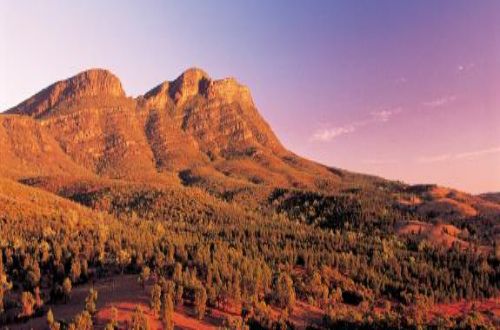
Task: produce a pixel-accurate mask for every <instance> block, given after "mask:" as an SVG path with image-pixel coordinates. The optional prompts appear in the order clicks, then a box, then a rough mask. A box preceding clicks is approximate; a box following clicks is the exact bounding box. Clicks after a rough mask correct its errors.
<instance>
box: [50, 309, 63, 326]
mask: <svg viewBox="0 0 500 330" xmlns="http://www.w3.org/2000/svg"><path fill="white" fill-rule="evenodd" d="M47 325H48V326H49V329H50V330H59V329H60V328H61V324H59V322H56V320H55V318H54V313H52V309H49V311H48V312H47Z"/></svg>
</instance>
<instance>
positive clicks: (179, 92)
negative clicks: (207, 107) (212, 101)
mask: <svg viewBox="0 0 500 330" xmlns="http://www.w3.org/2000/svg"><path fill="white" fill-rule="evenodd" d="M209 83H210V77H209V76H208V74H207V73H206V72H205V71H203V70H201V69H198V68H190V69H187V70H186V71H184V72H183V73H182V74H181V75H180V76H179V77H178V78H177V79H175V80H174V81H173V82H172V83H171V86H170V88H169V94H170V97H171V98H172V99H173V100H174V102H175V104H180V103H184V102H185V101H186V100H187V99H188V98H190V97H192V96H195V95H198V94H206V89H207V87H208V85H209Z"/></svg>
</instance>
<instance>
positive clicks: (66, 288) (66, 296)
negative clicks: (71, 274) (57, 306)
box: [62, 277, 72, 303]
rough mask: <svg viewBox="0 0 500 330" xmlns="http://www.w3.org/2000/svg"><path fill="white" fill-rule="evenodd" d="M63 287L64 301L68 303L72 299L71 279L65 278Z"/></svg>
mask: <svg viewBox="0 0 500 330" xmlns="http://www.w3.org/2000/svg"><path fill="white" fill-rule="evenodd" d="M62 288H63V293H64V301H65V302H66V303H67V302H68V301H69V300H70V299H71V289H72V286H71V280H70V279H69V278H68V277H66V278H65V279H64V281H63V285H62Z"/></svg>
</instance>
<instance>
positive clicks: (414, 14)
mask: <svg viewBox="0 0 500 330" xmlns="http://www.w3.org/2000/svg"><path fill="white" fill-rule="evenodd" d="M0 40H1V42H0V73H1V74H0V111H1V110H5V109H7V108H9V107H11V106H14V105H16V104H17V103H19V102H21V101H22V100H24V99H26V98H27V97H29V96H31V95H32V94H34V93H35V92H37V91H39V90H40V89H42V88H44V87H46V86H47V85H48V84H50V83H52V82H54V81H56V80H59V79H63V78H66V77H69V76H71V75H74V74H75V73H77V72H79V71H82V70H84V69H88V68H90V67H103V68H108V69H110V70H111V71H113V72H114V73H116V74H117V75H118V76H119V77H120V78H121V79H122V83H123V85H124V87H125V89H126V91H127V92H128V93H129V94H130V95H133V96H135V95H139V94H142V93H144V92H145V91H147V90H148V89H149V88H151V87H153V86H155V85H156V84H157V83H159V82H161V81H163V80H167V79H174V78H175V77H176V76H177V75H178V74H179V73H180V72H182V71H183V70H184V69H185V68H188V67H191V66H198V67H202V68H204V69H205V70H206V71H207V72H208V73H209V74H211V75H212V77H214V78H221V77H225V76H235V77H237V78H238V79H239V80H240V81H241V82H242V83H244V84H246V85H248V86H249V87H250V88H251V90H252V92H253V96H254V99H255V101H256V103H257V105H258V107H259V110H260V111H261V113H262V115H263V116H264V117H265V118H266V120H268V121H269V122H270V124H271V126H272V127H273V129H274V130H275V132H276V133H277V135H278V136H279V137H280V139H281V140H282V141H283V143H284V144H285V146H287V147H288V148H289V149H291V150H293V151H295V152H296V153H298V154H300V155H303V156H306V157H308V158H311V159H314V160H318V161H320V162H323V163H325V164H328V165H332V166H337V167H341V168H345V169H349V170H353V171H358V172H364V173H371V174H377V175H381V176H383V177H386V178H390V179H397V180H402V181H405V182H410V183H438V184H441V185H445V186H451V187H455V188H459V189H462V190H465V191H469V192H473V193H478V192H485V191H500V2H498V1H488V0H483V1H477V2H472V1H461V0H459V1H452V0H449V1H439V2H438V3H436V1H426V0H424V1H415V2H412V3H410V2H406V1H404V2H403V1H388V0H383V1H382V0H381V1H313V2H309V1H295V0H291V1H284V0H277V1H272V2H270V1H251V2H243V1H241V2H234V1H226V0H224V1H217V2H216V3H208V2H200V1H189V0H188V1H182V2H177V3H165V2H161V1H154V0H151V1H141V2H139V1H137V2H123V1H106V2H101V1H71V2H66V1H56V0H47V1H43V2H42V1H37V2H24V1H14V0H12V1H9V0H5V1H2V2H0Z"/></svg>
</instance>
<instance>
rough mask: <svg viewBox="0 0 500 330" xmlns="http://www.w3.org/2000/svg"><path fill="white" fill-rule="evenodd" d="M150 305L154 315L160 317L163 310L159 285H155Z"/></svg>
mask: <svg viewBox="0 0 500 330" xmlns="http://www.w3.org/2000/svg"><path fill="white" fill-rule="evenodd" d="M149 305H150V307H151V310H152V311H153V313H154V315H158V314H159V313H160V309H161V287H160V286H159V285H158V284H155V285H153V287H152V288H151V293H150V302H149Z"/></svg>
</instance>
